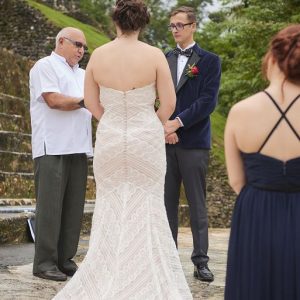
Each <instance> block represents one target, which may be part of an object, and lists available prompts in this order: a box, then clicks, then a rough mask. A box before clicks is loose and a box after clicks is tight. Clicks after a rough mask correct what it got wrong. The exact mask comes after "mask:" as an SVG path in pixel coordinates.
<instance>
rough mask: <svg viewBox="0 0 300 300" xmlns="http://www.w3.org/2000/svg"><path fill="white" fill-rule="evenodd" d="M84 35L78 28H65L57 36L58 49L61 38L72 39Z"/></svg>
mask: <svg viewBox="0 0 300 300" xmlns="http://www.w3.org/2000/svg"><path fill="white" fill-rule="evenodd" d="M74 34H75V35H78V34H79V35H82V36H84V33H83V32H82V31H81V30H80V29H78V28H75V27H65V28H63V29H62V30H61V31H60V32H59V33H58V34H57V36H56V38H55V41H56V43H55V44H56V47H57V46H58V44H59V40H60V38H63V37H71V36H72V35H74Z"/></svg>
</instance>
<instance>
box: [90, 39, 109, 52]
mask: <svg viewBox="0 0 300 300" xmlns="http://www.w3.org/2000/svg"><path fill="white" fill-rule="evenodd" d="M112 46H113V42H112V41H111V42H108V43H106V44H104V45H102V46H100V47H97V48H96V49H95V50H94V51H93V54H98V53H103V52H105V51H109V49H110V48H111V47H112Z"/></svg>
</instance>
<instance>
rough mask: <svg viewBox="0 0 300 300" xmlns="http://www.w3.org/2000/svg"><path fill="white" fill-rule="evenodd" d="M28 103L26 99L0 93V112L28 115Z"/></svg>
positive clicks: (25, 116)
mask: <svg viewBox="0 0 300 300" xmlns="http://www.w3.org/2000/svg"><path fill="white" fill-rule="evenodd" d="M29 111H30V104H29V101H28V100H25V99H22V98H18V97H15V96H10V95H6V94H3V93H0V112H2V113H6V114H9V115H21V116H23V117H24V118H27V117H28V116H29Z"/></svg>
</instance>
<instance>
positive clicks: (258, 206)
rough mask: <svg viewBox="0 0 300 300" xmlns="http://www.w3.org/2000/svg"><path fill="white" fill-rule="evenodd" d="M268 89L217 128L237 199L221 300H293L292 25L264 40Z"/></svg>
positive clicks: (297, 70)
mask: <svg viewBox="0 0 300 300" xmlns="http://www.w3.org/2000/svg"><path fill="white" fill-rule="evenodd" d="M263 70H264V74H265V76H266V78H267V79H268V81H269V82H270V85H269V86H268V88H267V89H266V90H265V91H262V92H259V93H257V94H255V95H253V96H251V97H249V98H247V99H245V100H243V101H240V102H239V103H237V104H236V105H234V106H233V107H232V109H231V111H230V113H229V116H228V120H227V125H226V130H225V154H226V164H227V170H228V176H229V182H230V185H231V187H232V188H233V190H234V191H235V192H236V193H237V194H238V197H237V200H236V204H235V208H234V212H233V218H232V225H231V234H230V241H229V250H228V262H227V276H226V288H225V300H300V25H299V24H297V25H291V26H289V27H286V28H285V29H283V30H281V31H280V32H278V33H277V34H276V35H275V36H274V38H273V39H272V40H271V43H270V46H269V50H268V52H267V54H266V56H265V58H264V62H263Z"/></svg>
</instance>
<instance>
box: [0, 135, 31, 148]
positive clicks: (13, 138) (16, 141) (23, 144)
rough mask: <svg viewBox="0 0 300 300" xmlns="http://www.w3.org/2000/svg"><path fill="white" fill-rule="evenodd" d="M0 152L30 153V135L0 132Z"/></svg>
mask: <svg viewBox="0 0 300 300" xmlns="http://www.w3.org/2000/svg"><path fill="white" fill-rule="evenodd" d="M0 150H3V151H12V152H22V153H23V152H25V153H30V152H31V135H30V134H28V133H20V132H13V131H3V130H0Z"/></svg>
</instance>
